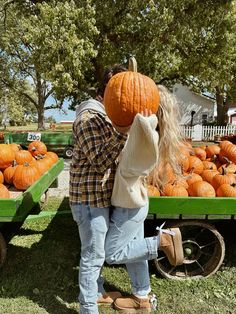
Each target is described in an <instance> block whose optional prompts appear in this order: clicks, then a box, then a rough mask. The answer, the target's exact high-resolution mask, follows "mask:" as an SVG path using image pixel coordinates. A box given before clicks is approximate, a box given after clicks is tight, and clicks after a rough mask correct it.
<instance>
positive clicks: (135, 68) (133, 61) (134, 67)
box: [128, 57, 138, 72]
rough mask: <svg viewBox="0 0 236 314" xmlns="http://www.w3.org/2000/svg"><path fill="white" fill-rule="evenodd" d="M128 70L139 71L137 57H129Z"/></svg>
mask: <svg viewBox="0 0 236 314" xmlns="http://www.w3.org/2000/svg"><path fill="white" fill-rule="evenodd" d="M128 70H129V71H132V72H138V66H137V61H136V59H135V57H130V58H129V67H128Z"/></svg>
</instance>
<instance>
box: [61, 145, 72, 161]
mask: <svg viewBox="0 0 236 314" xmlns="http://www.w3.org/2000/svg"><path fill="white" fill-rule="evenodd" d="M72 155H73V147H72V146H67V147H66V148H65V149H64V152H63V157H64V158H71V157H72Z"/></svg>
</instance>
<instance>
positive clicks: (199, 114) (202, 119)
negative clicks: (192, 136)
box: [173, 84, 215, 125]
mask: <svg viewBox="0 0 236 314" xmlns="http://www.w3.org/2000/svg"><path fill="white" fill-rule="evenodd" d="M173 93H174V94H175V96H176V97H177V99H178V102H179V105H180V114H181V121H180V124H182V125H196V124H205V123H206V122H212V121H213V120H214V106H215V101H214V99H212V98H210V97H207V96H204V95H201V94H197V93H195V92H193V91H191V90H190V89H189V88H188V87H187V86H185V85H182V84H175V85H174V86H173Z"/></svg>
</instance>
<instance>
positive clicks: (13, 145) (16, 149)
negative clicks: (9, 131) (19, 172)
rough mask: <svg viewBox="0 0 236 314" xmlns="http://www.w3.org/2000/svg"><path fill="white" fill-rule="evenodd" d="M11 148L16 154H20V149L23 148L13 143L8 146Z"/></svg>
mask: <svg viewBox="0 0 236 314" xmlns="http://www.w3.org/2000/svg"><path fill="white" fill-rule="evenodd" d="M8 145H9V146H10V147H11V149H12V150H13V151H14V152H15V153H16V152H18V151H19V150H20V149H21V146H20V145H18V144H16V143H11V144H8Z"/></svg>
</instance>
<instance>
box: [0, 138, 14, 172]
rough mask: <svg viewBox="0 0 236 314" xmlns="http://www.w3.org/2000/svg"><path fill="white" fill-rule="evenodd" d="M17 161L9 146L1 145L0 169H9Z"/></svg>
mask: <svg viewBox="0 0 236 314" xmlns="http://www.w3.org/2000/svg"><path fill="white" fill-rule="evenodd" d="M14 159H15V153H14V151H13V150H12V149H11V148H10V146H9V145H8V144H0V169H6V168H7V167H9V166H10V165H11V164H12V162H13V160H14Z"/></svg>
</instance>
